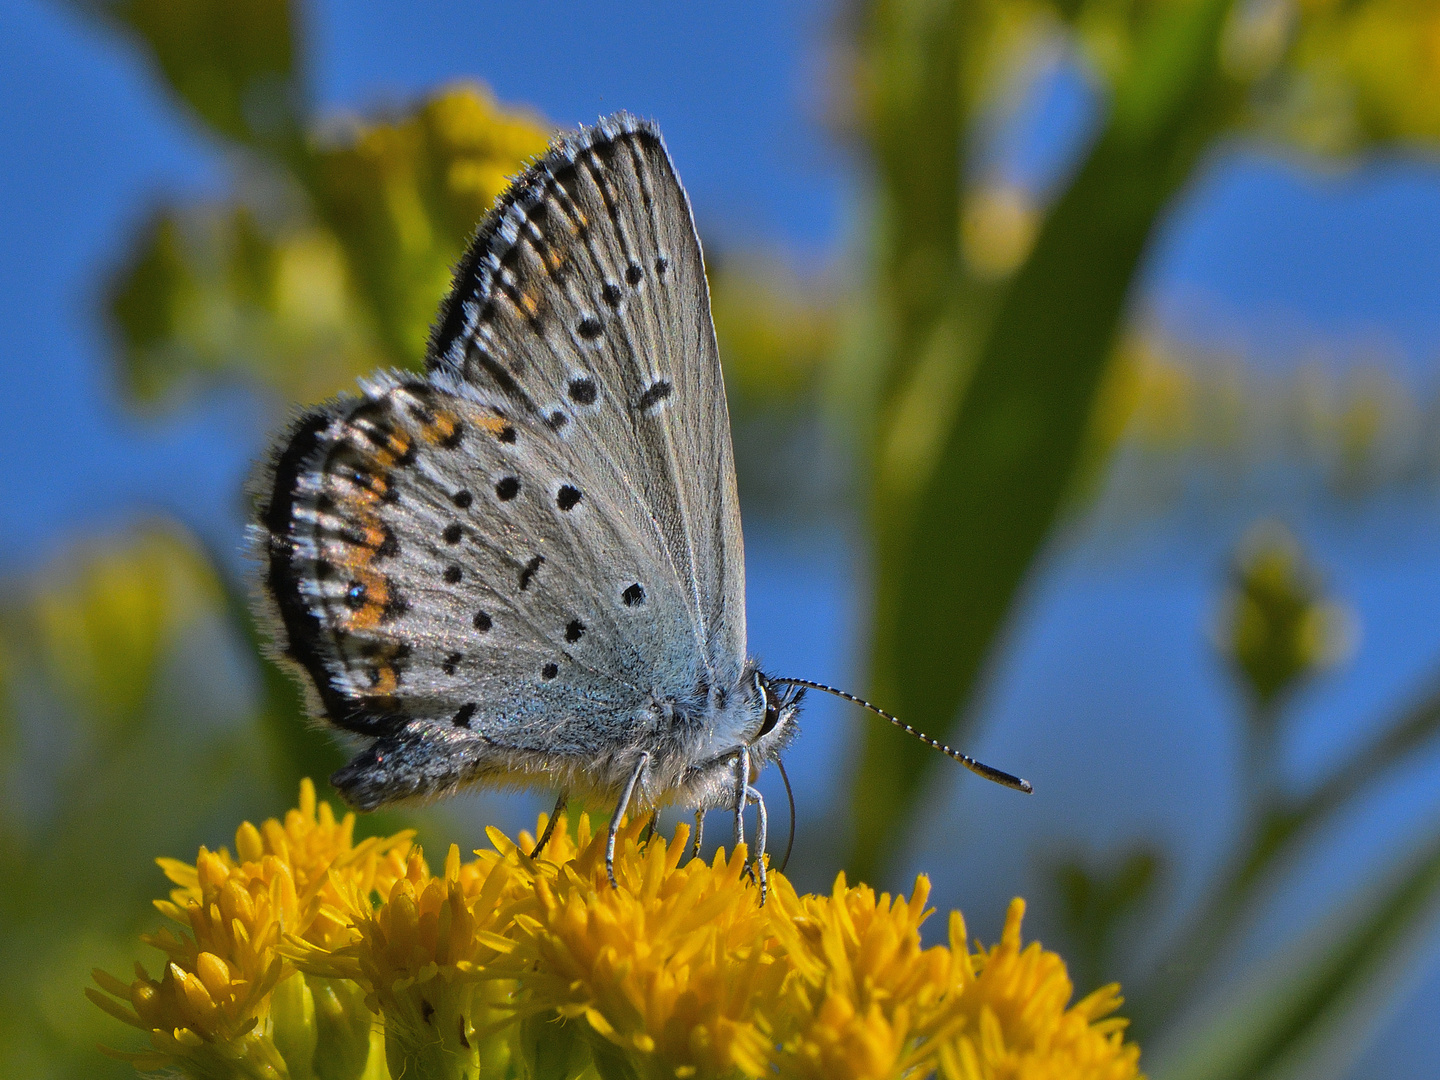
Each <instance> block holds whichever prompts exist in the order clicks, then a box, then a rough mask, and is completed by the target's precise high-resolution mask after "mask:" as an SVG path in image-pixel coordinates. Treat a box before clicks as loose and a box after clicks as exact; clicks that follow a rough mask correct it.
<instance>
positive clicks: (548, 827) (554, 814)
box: [530, 791, 568, 859]
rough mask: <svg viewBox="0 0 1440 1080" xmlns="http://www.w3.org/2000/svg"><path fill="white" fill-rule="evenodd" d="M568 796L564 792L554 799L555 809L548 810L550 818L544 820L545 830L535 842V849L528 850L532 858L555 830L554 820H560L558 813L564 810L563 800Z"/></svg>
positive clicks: (538, 854)
mask: <svg viewBox="0 0 1440 1080" xmlns="http://www.w3.org/2000/svg"><path fill="white" fill-rule="evenodd" d="M567 797H568V796H567V795H566V793H565V792H563V791H562V792H561V793H560V798H558V799H556V800H555V809H554V810H552V811H550V820H549V821H547V822H545V831H544V832H543V833H541V834H540V839H539V840H538V841H537V842H536V844H535V849H534V850H533V851H531V852H530V857H531V858H532V859H538V858H539V857H540V852H542V851H544V850H545V845H546V844H548V843H549V842H550V835H551V833H553V832H554V831H555V822H557V821H559V820H560V815H561V814H563V813H564V812H565V800H566V798H567Z"/></svg>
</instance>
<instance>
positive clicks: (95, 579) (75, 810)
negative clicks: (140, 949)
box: [0, 525, 268, 1077]
mask: <svg viewBox="0 0 1440 1080" xmlns="http://www.w3.org/2000/svg"><path fill="white" fill-rule="evenodd" d="M5 597H6V601H5V605H4V607H3V609H0V671H3V672H4V675H5V678H4V681H3V685H0V690H3V692H4V700H3V702H0V716H6V715H14V716H15V718H16V722H15V724H14V725H13V726H8V727H7V728H6V730H5V731H4V733H3V737H4V739H5V742H6V746H5V751H6V752H5V754H4V756H3V766H0V779H3V786H4V789H5V798H4V799H3V800H0V834H3V837H4V839H3V841H0V878H3V880H4V881H5V882H6V883H7V884H6V886H5V887H4V888H3V889H0V919H3V923H4V926H5V941H6V945H5V948H4V949H0V1072H3V1073H4V1074H5V1075H8V1076H35V1077H42V1076H53V1075H61V1074H62V1073H64V1074H66V1075H75V1076H82V1075H83V1076H104V1075H114V1076H123V1075H126V1071H127V1070H128V1066H127V1067H124V1068H121V1067H119V1066H118V1065H116V1066H107V1065H106V1063H104V1062H103V1061H101V1060H99V1059H97V1057H96V1055H95V1050H94V1046H95V1043H96V1042H97V1041H99V1040H100V1039H101V1038H102V1037H103V1033H104V1031H105V1030H106V1028H107V1025H105V1024H99V1025H97V1024H95V1023H93V1022H92V1018H91V1017H89V1016H86V1015H85V1014H84V1012H82V1011H80V1010H78V1009H77V1008H76V1007H75V1005H76V1003H75V998H74V993H73V984H74V980H75V979H76V978H77V977H78V978H81V979H83V978H85V977H86V974H87V972H88V971H89V970H90V968H91V967H92V966H93V965H94V964H95V963H96V962H97V960H99V959H101V958H105V957H108V958H111V959H110V961H106V962H111V961H117V962H118V961H120V960H121V959H122V958H123V957H124V956H126V955H127V953H128V951H129V950H130V947H131V946H130V944H129V943H130V942H131V941H132V940H133V938H134V935H135V933H136V932H137V931H138V930H139V928H140V927H141V926H142V925H144V923H145V922H146V921H147V919H146V898H147V896H148V895H149V890H150V888H151V887H152V885H153V881H152V872H151V863H150V859H151V857H152V852H153V850H157V849H156V848H155V845H157V844H158V845H159V848H158V850H166V849H169V848H170V847H171V846H172V845H174V844H176V843H181V842H188V838H189V836H190V835H191V832H192V830H193V828H194V825H195V822H197V821H203V820H204V819H205V817H206V816H207V815H208V814H210V813H212V812H214V811H215V809H216V807H218V806H225V805H227V804H229V803H230V802H232V801H233V800H234V799H235V797H236V794H237V793H238V792H239V791H240V790H242V789H243V788H246V787H249V788H252V789H254V788H260V789H263V788H264V787H265V785H266V784H267V783H268V780H267V779H266V774H265V770H264V769H263V768H261V767H260V766H261V765H262V764H263V759H260V758H257V755H256V753H255V750H256V745H255V740H254V737H253V736H252V735H250V734H249V733H248V732H247V730H246V728H247V720H248V719H249V717H250V716H252V715H253V711H254V702H253V700H252V698H251V696H250V694H249V693H248V692H247V690H246V689H245V683H244V680H243V678H241V679H236V678H234V677H229V678H225V677H221V676H223V674H224V673H225V671H226V669H227V667H233V666H234V665H235V664H236V662H237V660H239V658H240V653H239V649H240V643H239V642H238V641H237V640H236V639H235V637H234V635H233V625H232V623H231V622H230V620H229V618H228V616H227V614H226V612H225V610H224V607H223V605H222V602H221V593H220V589H219V587H218V583H217V581H216V578H215V574H214V572H213V570H212V569H211V568H210V565H209V561H208V560H207V559H206V558H205V556H204V555H203V553H202V552H201V551H200V550H199V549H198V548H197V547H196V545H195V544H194V543H193V541H192V540H191V539H190V538H189V537H187V536H185V535H184V534H183V533H181V532H179V531H178V530H176V529H174V528H173V527H170V526H161V525H151V526H144V527H141V528H137V529H135V530H133V531H132V532H130V533H127V534H123V535H117V536H112V537H109V538H107V539H106V540H105V541H104V542H103V543H94V544H90V545H85V546H83V547H79V548H76V549H74V550H72V551H69V552H67V553H65V554H63V555H61V556H59V557H57V558H56V560H55V561H54V562H53V563H52V564H51V565H50V566H48V567H46V568H45V569H43V570H42V571H41V572H39V573H38V574H36V575H35V576H34V577H33V578H31V579H28V580H25V581H11V582H8V583H7V588H6V589H5ZM180 807H183V808H184V809H185V812H184V813H183V814H177V812H176V811H177V808H180ZM147 849H150V850H147Z"/></svg>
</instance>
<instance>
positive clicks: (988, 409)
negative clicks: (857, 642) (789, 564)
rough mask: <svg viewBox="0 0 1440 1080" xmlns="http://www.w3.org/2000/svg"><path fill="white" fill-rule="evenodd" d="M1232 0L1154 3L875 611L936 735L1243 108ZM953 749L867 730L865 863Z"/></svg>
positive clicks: (1005, 605)
mask: <svg viewBox="0 0 1440 1080" xmlns="http://www.w3.org/2000/svg"><path fill="white" fill-rule="evenodd" d="M1228 6H1229V4H1228V0H1188V2H1185V3H1176V4H1166V5H1159V6H1158V7H1157V8H1156V9H1154V12H1153V19H1152V20H1151V23H1150V25H1149V26H1148V27H1147V28H1146V30H1145V32H1144V33H1143V34H1141V35H1140V36H1139V43H1138V45H1137V46H1136V49H1135V53H1134V56H1133V58H1132V60H1131V61H1130V63H1129V66H1128V68H1127V69H1126V72H1125V74H1124V77H1123V78H1122V79H1121V80H1120V81H1119V82H1118V83H1117V84H1116V86H1115V87H1114V101H1113V104H1112V112H1111V116H1110V119H1109V121H1108V123H1107V126H1106V129H1105V131H1104V132H1103V133H1102V135H1101V136H1100V138H1099V139H1098V140H1097V142H1096V144H1095V146H1094V147H1093V149H1092V150H1091V151H1090V153H1089V155H1088V157H1087V159H1086V161H1085V162H1084V164H1083V165H1082V166H1081V167H1080V169H1079V171H1078V173H1077V174H1076V176H1075V178H1074V180H1073V181H1072V182H1071V184H1070V186H1069V188H1068V189H1067V190H1066V191H1065V193H1064V194H1063V195H1062V196H1061V197H1060V199H1059V201H1058V202H1057V203H1056V205H1055V207H1054V209H1053V210H1052V211H1051V212H1050V214H1049V216H1048V218H1047V219H1046V221H1045V224H1044V225H1043V227H1042V228H1041V230H1040V232H1039V235H1038V237H1037V239H1036V242H1035V247H1034V250H1033V251H1032V252H1031V254H1030V257H1029V258H1028V259H1027V260H1026V262H1025V263H1024V265H1023V266H1022V267H1021V268H1020V270H1019V271H1018V272H1017V274H1016V275H1015V277H1014V278H1013V280H1012V281H1011V282H1010V283H1009V286H1008V288H1007V289H1006V291H1005V294H1004V298H1003V300H1001V302H1000V307H999V309H998V311H997V313H996V315H995V317H994V322H993V323H992V324H991V327H990V330H989V333H988V335H987V337H986V339H985V342H984V345H983V347H982V349H981V351H980V354H979V359H978V361H977V363H976V365H975V369H974V371H973V373H972V374H970V375H969V377H968V381H967V384H966V387H965V390H964V397H963V400H962V401H961V403H960V408H959V411H958V413H957V414H956V415H955V417H954V420H953V423H952V424H951V425H950V427H949V430H948V432H947V433H946V435H945V437H944V439H943V443H942V448H941V450H940V453H939V456H938V460H937V463H936V465H935V467H934V469H933V471H931V472H930V474H929V476H928V477H927V479H926V480H925V482H924V484H923V485H922V487H921V489H920V490H921V494H920V496H919V499H918V501H917V503H916V507H915V520H914V524H913V526H912V527H911V528H910V529H909V530H908V535H907V536H906V538H905V543H904V554H903V557H902V559H901V561H900V568H899V573H898V575H897V580H895V581H894V582H887V581H885V580H883V579H882V580H880V581H879V582H877V588H878V589H881V590H883V589H886V588H893V589H894V590H895V594H894V597H893V599H887V598H885V597H877V600H876V607H877V609H880V608H883V607H884V606H885V605H886V604H887V603H891V604H893V606H894V610H895V615H894V618H893V619H889V620H885V621H883V622H882V621H880V620H879V619H877V628H876V633H877V636H878V635H880V634H888V635H889V640H884V641H878V640H877V643H876V646H875V653H874V655H875V656H876V657H877V658H879V659H880V660H882V661H883V662H884V663H885V664H887V665H888V670H877V672H876V682H877V684H879V685H882V686H883V687H884V689H885V694H884V697H885V700H886V703H887V705H889V704H890V703H892V702H893V705H892V706H891V707H892V708H893V709H894V711H896V712H897V713H899V714H900V715H901V716H903V717H905V719H906V720H907V721H908V722H910V723H912V724H914V725H915V726H916V727H919V728H922V729H924V730H927V731H929V732H931V734H933V735H936V736H939V737H946V736H950V735H951V734H952V733H953V732H955V731H956V730H957V728H958V723H959V721H958V713H959V710H960V707H961V705H962V704H963V703H965V702H967V701H969V700H970V699H971V695H972V694H973V692H974V688H975V686H976V684H977V680H978V679H979V676H980V673H981V670H982V667H983V665H984V663H985V661H986V659H987V658H988V657H989V655H990V652H991V649H992V645H993V642H994V641H995V639H996V637H997V635H998V634H999V632H1000V630H1001V629H1002V627H1003V625H1004V623H1005V619H1006V617H1007V615H1008V614H1009V612H1010V609H1011V606H1012V603H1013V601H1014V598H1015V595H1016V592H1017V590H1018V589H1019V587H1020V585H1021V583H1022V582H1023V581H1024V579H1025V576H1026V574H1027V572H1028V571H1029V569H1030V567H1031V565H1032V564H1033V562H1034V560H1035V558H1036V555H1037V553H1038V552H1039V551H1040V549H1041V546H1042V545H1043V543H1044V542H1045V540H1046V538H1047V536H1048V535H1049V533H1050V530H1051V527H1052V526H1053V524H1054V522H1055V520H1056V517H1057V515H1058V514H1059V512H1060V509H1061V507H1062V505H1063V504H1064V501H1065V499H1066V497H1067V494H1068V493H1069V490H1070V485H1071V481H1072V478H1073V477H1074V476H1075V474H1076V472H1077V468H1078V466H1079V464H1080V462H1081V461H1082V460H1083V458H1084V454H1085V448H1086V438H1087V432H1088V430H1089V425H1090V419H1091V413H1092V408H1093V406H1094V403H1095V401H1096V400H1097V395H1098V391H1099V389H1100V387H1101V385H1102V376H1103V374H1104V372H1105V369H1106V363H1107V361H1108V360H1109V359H1110V357H1111V355H1112V354H1113V352H1114V348H1115V345H1116V339H1117V332H1118V329H1119V326H1120V322H1121V319H1122V317H1123V315H1124V313H1125V310H1126V301H1127V299H1128V297H1129V294H1130V288H1131V281H1132V279H1133V278H1134V276H1135V272H1136V269H1137V267H1138V265H1139V262H1140V258H1141V255H1142V254H1143V253H1144V250H1145V247H1146V244H1147V242H1148V240H1149V237H1150V235H1151V232H1152V230H1153V228H1154V226H1155V223H1156V221H1157V220H1158V218H1159V215H1160V213H1161V211H1162V210H1163V209H1164V208H1165V206H1166V205H1167V204H1168V202H1169V200H1170V198H1171V196H1172V195H1173V194H1174V193H1175V191H1176V190H1178V188H1179V187H1180V185H1182V184H1183V183H1184V182H1185V180H1186V179H1187V178H1188V176H1189V175H1190V173H1191V171H1192V170H1193V168H1194V166H1195V164H1196V162H1197V161H1198V160H1199V157H1200V155H1201V154H1202V153H1203V151H1204V150H1205V148H1206V147H1207V146H1208V144H1209V142H1210V139H1211V138H1212V137H1213V136H1214V135H1215V133H1216V132H1218V131H1219V130H1221V129H1223V127H1224V126H1225V124H1226V123H1228V121H1229V120H1230V118H1231V114H1232V111H1233V106H1234V94H1235V87H1234V86H1233V84H1232V83H1231V82H1230V81H1229V80H1228V79H1226V78H1225V77H1224V76H1223V75H1222V73H1221V72H1220V70H1219V66H1218V41H1219V37H1220V31H1221V28H1222V26H1223V24H1224V19H1225V15H1226V12H1227V10H1228ZM952 235H953V234H952ZM960 362H961V361H960V360H959V359H958V358H957V360H956V363H960ZM949 741H954V740H953V738H952V739H950V740H949ZM939 761H940V759H939V757H938V755H935V754H934V753H933V752H932V751H930V750H929V749H928V748H926V747H924V746H922V745H921V744H919V743H917V742H914V741H912V740H908V739H897V738H894V737H893V733H892V732H889V731H882V730H880V729H879V728H878V727H877V728H874V729H872V730H871V731H870V732H869V733H868V735H867V739H866V750H865V756H864V759H863V764H862V767H861V774H860V777H859V778H858V780H857V782H856V784H855V786H854V791H855V792H856V793H857V794H856V800H857V806H859V807H860V808H861V812H859V813H857V815H856V822H857V828H856V849H855V856H854V859H853V864H854V866H855V869H856V870H857V872H859V873H861V874H863V875H866V876H873V875H874V873H875V870H876V868H877V864H878V862H879V861H880V860H881V858H882V855H883V853H884V846H885V844H886V841H887V838H888V837H889V836H891V835H892V834H893V833H894V832H895V829H896V823H897V822H899V821H903V820H906V819H908V818H909V817H910V816H911V815H912V814H913V811H914V803H915V800H916V798H917V797H918V796H919V794H920V792H921V790H923V783H924V779H925V777H927V776H928V775H930V773H931V770H932V769H934V768H935V767H937V764H938V763H939ZM1007 764H1013V763H1007ZM1022 771H1023V770H1022ZM873 792H885V793H886V797H885V798H884V799H883V800H879V799H875V798H873V797H872V793H873Z"/></svg>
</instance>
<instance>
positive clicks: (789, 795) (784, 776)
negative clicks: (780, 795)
mask: <svg viewBox="0 0 1440 1080" xmlns="http://www.w3.org/2000/svg"><path fill="white" fill-rule="evenodd" d="M775 766H776V768H778V769H779V770H780V779H781V780H784V781H785V800H786V801H787V802H788V803H789V804H790V836H789V839H787V840H786V841H785V857H784V858H783V859H781V860H780V873H782V874H783V873H784V872H785V867H787V866H789V865H790V849H791V848H793V847H794V846H795V792H794V791H792V790H791V789H790V774H789V773H787V772H786V771H785V762H783V761H781V760H780V759H779V758H778V757H777V758H776V759H775Z"/></svg>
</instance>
